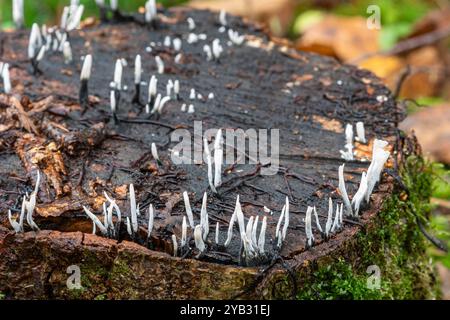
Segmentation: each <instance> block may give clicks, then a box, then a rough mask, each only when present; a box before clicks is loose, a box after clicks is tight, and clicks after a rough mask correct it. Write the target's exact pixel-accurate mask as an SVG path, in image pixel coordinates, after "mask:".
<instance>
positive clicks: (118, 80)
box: [114, 59, 123, 90]
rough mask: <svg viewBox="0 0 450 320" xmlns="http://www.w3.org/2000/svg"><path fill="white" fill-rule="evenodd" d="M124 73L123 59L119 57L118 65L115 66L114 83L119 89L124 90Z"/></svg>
mask: <svg viewBox="0 0 450 320" xmlns="http://www.w3.org/2000/svg"><path fill="white" fill-rule="evenodd" d="M122 73H123V63H122V60H121V59H117V60H116V66H115V68H114V84H115V88H116V89H117V90H122Z"/></svg>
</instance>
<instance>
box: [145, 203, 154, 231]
mask: <svg viewBox="0 0 450 320" xmlns="http://www.w3.org/2000/svg"><path fill="white" fill-rule="evenodd" d="M154 220H155V214H154V212H153V205H152V204H151V203H150V205H149V206H148V224H147V239H148V238H150V235H151V233H152V230H153V223H154Z"/></svg>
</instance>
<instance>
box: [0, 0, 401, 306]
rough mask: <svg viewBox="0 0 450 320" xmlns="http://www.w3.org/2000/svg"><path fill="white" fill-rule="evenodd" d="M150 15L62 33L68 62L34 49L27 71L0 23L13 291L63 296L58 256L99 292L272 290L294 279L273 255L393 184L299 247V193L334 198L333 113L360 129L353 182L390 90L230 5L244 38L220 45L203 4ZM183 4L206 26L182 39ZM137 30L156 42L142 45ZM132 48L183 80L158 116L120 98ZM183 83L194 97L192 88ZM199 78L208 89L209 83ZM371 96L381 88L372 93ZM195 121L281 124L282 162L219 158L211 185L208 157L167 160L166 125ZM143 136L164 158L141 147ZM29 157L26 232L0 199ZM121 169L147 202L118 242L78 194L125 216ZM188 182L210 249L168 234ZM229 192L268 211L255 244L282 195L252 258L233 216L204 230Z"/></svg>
mask: <svg viewBox="0 0 450 320" xmlns="http://www.w3.org/2000/svg"><path fill="white" fill-rule="evenodd" d="M163 14H164V16H165V18H164V19H161V21H160V23H159V26H158V29H157V30H154V29H153V28H152V27H149V26H144V25H142V24H140V23H136V22H133V21H128V22H121V23H103V24H99V25H94V26H89V27H85V28H83V29H82V30H80V31H74V32H71V33H70V43H71V46H72V50H73V55H74V61H73V62H72V63H71V64H69V65H65V64H64V59H63V57H62V55H61V54H60V53H58V54H57V53H48V54H47V55H46V57H45V58H44V60H43V61H41V62H40V64H39V68H40V69H41V71H42V75H39V76H37V75H33V74H32V73H31V69H30V68H31V67H30V64H29V62H28V61H27V56H26V54H27V50H26V48H27V45H28V36H29V34H28V32H27V31H17V32H11V33H2V34H1V38H2V39H1V41H0V43H1V45H2V49H1V50H0V52H2V55H1V56H0V60H1V61H4V62H8V63H9V64H10V73H11V79H12V83H13V95H5V94H0V129H1V131H0V159H1V165H0V171H1V175H0V199H1V201H0V212H1V215H0V221H1V224H2V226H3V227H2V228H1V229H0V254H1V255H2V258H1V262H0V291H2V292H5V293H6V294H7V295H9V296H11V297H16V298H17V297H39V298H41V297H48V298H54V297H70V292H69V291H68V290H67V288H66V287H65V281H66V279H67V274H66V268H67V267H68V266H70V265H73V264H77V265H80V266H81V270H82V272H86V273H90V275H92V274H95V275H96V277H94V279H96V280H97V281H98V282H95V283H90V287H89V290H88V291H86V292H85V295H84V297H90V296H91V297H94V296H96V295H97V294H102V293H107V294H108V296H109V297H112V298H128V297H139V298H208V297H209V298H233V297H237V296H240V295H242V296H244V297H276V296H277V293H276V291H280V292H285V291H286V290H284V286H292V283H291V284H289V283H286V282H285V281H284V279H285V278H286V267H288V269H291V270H295V271H296V272H298V273H301V270H302V268H307V263H306V261H313V260H315V259H318V258H320V257H324V256H327V255H331V254H338V253H339V250H343V249H342V248H345V247H346V243H348V242H349V241H351V239H352V237H353V236H354V235H355V234H356V233H357V231H358V230H359V228H360V227H361V225H365V224H367V223H370V221H371V219H372V217H373V216H374V215H375V214H376V213H377V211H378V210H379V209H380V205H381V201H382V198H383V197H385V196H386V195H388V194H389V193H390V192H391V183H390V182H386V181H385V182H384V184H383V185H381V186H380V188H378V191H377V192H376V193H375V194H374V195H373V197H372V202H371V203H370V206H369V207H364V208H363V210H362V212H363V214H362V218H361V220H360V221H359V222H355V221H352V220H349V219H346V220H345V222H344V230H343V231H342V232H340V233H338V234H336V235H333V236H332V238H331V239H330V240H329V241H328V242H324V241H323V239H322V237H321V236H320V234H319V233H318V232H317V230H316V229H314V232H315V235H316V240H317V241H316V246H315V247H313V248H311V249H309V250H306V248H305V241H306V237H305V232H304V221H303V219H304V217H305V211H306V208H307V206H313V205H314V206H316V207H317V210H318V212H319V217H320V221H321V223H322V224H323V225H324V224H325V221H326V215H327V208H328V197H329V196H331V197H332V198H333V200H335V201H338V202H339V201H340V196H339V194H338V192H337V190H336V189H337V185H338V166H339V165H341V164H342V163H343V160H342V159H341V158H340V153H339V150H341V149H344V145H345V135H344V127H345V125H346V124H347V123H351V124H354V123H356V122H357V121H363V122H364V123H365V127H366V136H367V137H368V139H369V141H370V143H369V144H368V145H362V144H358V143H356V151H357V152H358V156H357V161H353V162H348V163H347V164H346V168H345V177H346V182H347V191H348V193H349V194H350V195H353V194H354V193H355V192H356V190H357V188H358V185H359V181H360V177H361V173H362V171H364V170H367V167H368V162H367V161H365V162H364V161H360V160H361V159H370V151H371V143H372V141H373V139H374V138H379V139H384V140H388V141H389V142H390V143H391V145H394V142H395V132H396V125H397V123H398V121H399V120H401V117H402V113H401V111H400V110H399V109H398V108H397V106H396V103H395V101H394V100H393V99H392V97H391V95H390V92H389V91H388V89H387V88H386V87H384V85H383V84H382V83H381V81H380V80H379V79H377V78H376V77H375V76H374V75H373V74H372V73H370V72H368V71H365V70H359V69H357V68H356V67H354V66H349V65H341V64H339V63H338V62H336V61H335V60H333V59H330V58H327V57H322V56H318V55H315V54H310V53H304V52H299V51H295V50H292V49H290V48H288V47H286V46H284V45H280V44H276V43H274V42H272V41H271V40H270V38H269V37H268V36H267V35H266V33H265V32H264V30H263V29H261V28H260V27H258V26H256V25H252V24H249V23H246V22H244V21H243V20H242V19H240V18H236V17H230V16H229V17H228V23H229V26H230V27H231V28H233V29H234V30H236V31H238V32H239V34H245V35H246V43H245V44H244V45H242V46H228V45H227V42H228V35H227V33H226V32H224V33H221V32H219V31H218V25H217V21H218V14H216V13H210V12H207V11H191V10H188V9H184V8H177V9H171V10H168V11H164V12H163ZM187 17H192V18H193V19H194V20H195V21H196V24H197V26H196V29H195V30H194V31H192V32H195V33H196V34H201V33H205V34H207V40H206V41H199V42H198V43H195V44H188V43H187V42H186V41H185V37H187V35H188V34H189V32H190V31H189V30H188V24H187V22H186V19H187ZM139 19H141V17H139ZM166 36H170V37H171V38H175V37H180V38H183V46H182V50H181V52H182V54H183V56H182V59H181V63H180V64H176V63H175V62H174V58H175V56H176V55H177V52H176V51H174V50H173V48H170V47H165V46H163V45H161V46H158V43H162V42H164V38H165V37H166ZM215 38H218V39H220V40H221V43H222V45H223V47H224V52H223V54H222V56H221V58H220V61H207V60H206V56H205V54H204V52H203V45H204V44H206V43H207V44H211V42H212V41H213V39H215ZM150 42H155V43H156V46H155V47H153V50H152V52H147V51H146V50H145V49H146V47H148V46H149V44H150ZM86 54H92V56H93V70H92V76H91V79H90V81H89V94H90V96H89V103H88V106H87V109H86V110H83V109H84V108H83V107H82V106H80V105H79V102H78V91H79V74H80V70H81V65H82V61H81V59H80V58H81V56H84V55H86ZM136 54H141V56H142V65H143V80H144V81H146V82H148V81H149V79H150V76H151V75H157V72H156V70H157V69H156V64H155V59H154V56H155V55H159V56H160V57H161V58H162V59H163V61H164V63H165V73H164V74H161V75H157V77H158V91H159V92H165V84H166V83H167V81H168V80H169V79H172V80H175V79H179V80H180V84H181V86H180V87H181V92H180V98H181V99H180V101H177V100H171V101H169V102H168V103H167V105H166V106H165V108H164V110H163V112H162V114H161V115H160V116H159V117H152V118H150V119H148V118H147V117H146V115H145V114H144V112H143V107H142V106H140V105H137V104H132V99H133V96H134V84H133V74H134V71H133V70H134V65H133V64H134V58H135V56H136ZM119 58H124V59H126V60H127V62H128V65H127V66H126V67H125V68H124V81H123V83H124V84H126V85H127V86H128V90H127V91H125V92H122V94H121V103H120V106H119V111H118V118H119V119H120V120H121V121H120V122H119V123H118V124H117V125H116V124H114V122H113V120H112V117H111V114H110V109H109V97H110V87H109V84H110V82H111V81H112V80H113V73H114V65H115V61H116V59H119ZM191 88H195V89H196V92H197V93H201V95H202V96H203V99H202V100H198V99H196V100H190V99H189V94H190V89H191ZM141 92H142V94H141V101H146V100H147V94H146V92H147V87H146V86H143V87H142V88H141ZM210 92H212V93H214V99H208V98H207V97H208V95H209V93H210ZM383 96H386V97H387V101H382V100H383V99H380V97H383ZM183 103H186V104H187V105H189V104H191V103H192V104H194V105H195V113H186V112H181V111H180V107H181V105H182V104H183ZM194 121H202V126H203V130H204V131H205V130H207V129H208V128H224V129H226V128H233V129H237V128H241V129H244V130H246V129H249V128H254V129H257V130H258V129H272V128H273V129H280V170H279V171H278V173H277V174H275V175H272V176H263V175H261V174H260V170H258V169H260V168H261V164H236V165H227V166H226V167H225V168H224V174H223V180H224V183H223V185H222V186H221V187H220V188H219V194H218V195H215V194H213V193H211V192H210V191H209V189H208V180H207V168H206V165H205V164H202V165H179V166H177V165H174V164H173V163H172V162H171V159H170V150H171V148H173V147H174V146H175V145H176V143H177V142H173V141H171V139H170V135H171V133H172V132H173V131H174V130H175V129H178V128H179V129H185V130H189V131H190V132H191V133H193V127H194ZM192 137H193V138H192V139H193V140H195V141H198V139H195V137H194V135H192ZM153 142H154V143H156V145H157V147H158V152H159V156H160V158H161V162H162V164H159V165H158V164H157V163H156V161H155V159H153V157H152V156H151V152H150V146H151V144H152V143H153ZM200 143H201V140H200ZM38 170H39V171H40V172H42V173H43V174H42V182H41V187H40V192H39V196H38V204H37V208H36V212H35V221H36V223H37V224H38V225H39V227H40V228H41V231H39V232H32V231H30V230H28V229H26V230H25V231H26V232H25V234H18V235H15V234H14V233H13V231H12V229H11V228H10V226H9V223H8V220H7V214H6V213H7V210H8V209H9V208H12V210H13V211H15V212H17V210H20V204H21V198H22V196H23V195H24V194H25V192H31V191H32V189H33V186H34V184H35V179H36V173H37V171H38ZM129 183H133V184H134V186H135V189H136V195H137V201H138V203H140V209H141V212H142V213H144V212H145V213H146V212H147V209H148V206H149V204H150V203H152V204H153V206H154V207H155V209H156V219H155V229H154V230H155V231H154V234H153V236H152V241H151V244H150V245H147V243H146V241H145V240H144V239H145V229H146V224H147V223H146V221H147V217H146V214H142V215H141V217H140V220H139V223H140V228H141V231H142V232H141V235H142V236H140V237H138V239H133V240H134V242H133V241H131V240H132V239H130V238H129V237H128V236H127V233H126V231H125V227H124V226H122V232H121V236H120V239H119V241H117V240H111V239H106V238H103V237H100V236H95V235H92V234H90V233H91V231H92V223H91V220H89V219H88V218H87V217H86V215H85V214H84V212H83V210H82V205H86V206H88V207H90V208H91V209H92V210H93V212H96V213H100V212H101V205H102V203H103V202H104V201H105V199H104V198H103V191H107V192H108V193H109V194H110V195H112V196H114V198H115V199H117V201H118V204H119V206H120V207H121V208H122V211H123V212H124V214H125V215H127V214H128V211H129V210H128V209H127V208H129V202H128V199H127V192H126V190H127V185H128V184H129ZM185 190H186V191H187V192H188V193H189V195H190V199H191V205H192V207H193V209H194V217H195V219H196V220H197V221H198V219H199V212H200V206H201V198H202V196H203V192H204V191H208V213H209V217H210V226H211V231H210V236H209V239H208V247H209V249H208V251H207V253H206V254H204V255H203V256H202V257H200V258H199V259H196V258H195V256H196V254H197V252H195V250H193V251H192V252H190V253H187V255H186V257H185V258H174V257H172V253H173V252H172V251H173V248H172V242H171V235H172V234H173V233H174V234H176V235H177V238H178V239H180V236H181V221H182V217H183V215H184V212H185V210H184V204H183V198H182V193H183V191H185ZM238 194H239V195H240V199H241V203H242V206H243V211H244V213H245V216H246V217H247V218H248V217H250V215H255V214H257V215H259V216H260V218H262V217H263V216H267V219H268V230H267V242H266V244H267V247H268V248H271V247H272V246H273V241H274V240H273V239H274V233H275V226H276V223H277V221H278V217H279V215H280V211H281V208H282V206H283V205H284V201H285V198H286V196H288V197H289V200H290V204H291V218H290V219H291V221H290V227H289V230H288V235H287V240H286V241H285V243H284V245H283V248H282V250H281V252H279V253H277V252H271V256H269V257H268V259H267V260H266V261H264V262H263V263H262V264H261V265H259V266H255V267H241V266H238V253H239V248H240V241H239V238H238V236H237V235H236V233H237V232H236V231H235V236H234V237H233V241H232V244H231V245H230V247H229V248H227V249H226V250H225V249H224V248H223V247H221V246H216V245H214V244H213V239H214V230H215V223H216V222H219V223H220V230H221V234H220V237H219V238H220V243H223V242H224V240H225V238H226V230H227V228H228V221H229V219H230V217H231V214H232V213H233V209H234V204H235V201H236V196H237V195H238ZM264 206H266V207H267V208H269V209H271V210H272V211H273V215H271V214H269V213H267V212H265V211H264V210H263V208H264ZM147 247H148V248H147ZM191 247H193V242H191ZM149 248H151V250H150V249H149ZM276 256H279V257H280V258H282V259H278V260H276V262H277V263H276V264H275V265H274V266H273V267H271V268H270V269H267V272H266V273H264V277H263V279H262V278H261V277H260V275H261V273H260V272H261V271H262V270H264V268H267V267H268V266H270V261H272V259H274V258H275V257H276ZM280 260H282V261H284V267H283V263H280ZM83 270H84V271H83ZM90 279H91V282H92V281H93V280H92V276H91V278H90ZM287 291H289V290H287Z"/></svg>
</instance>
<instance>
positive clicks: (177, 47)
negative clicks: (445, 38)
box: [172, 38, 182, 51]
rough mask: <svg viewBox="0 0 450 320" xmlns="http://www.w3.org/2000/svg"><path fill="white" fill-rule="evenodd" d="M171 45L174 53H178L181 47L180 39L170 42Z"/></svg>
mask: <svg viewBox="0 0 450 320" xmlns="http://www.w3.org/2000/svg"><path fill="white" fill-rule="evenodd" d="M172 44H173V49H174V50H175V51H180V50H181V46H182V41H181V39H180V38H175V39H173V40H172Z"/></svg>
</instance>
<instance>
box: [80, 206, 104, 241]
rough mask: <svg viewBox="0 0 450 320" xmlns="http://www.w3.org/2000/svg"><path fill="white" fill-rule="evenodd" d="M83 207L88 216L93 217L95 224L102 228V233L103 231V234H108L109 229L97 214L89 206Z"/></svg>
mask: <svg viewBox="0 0 450 320" xmlns="http://www.w3.org/2000/svg"><path fill="white" fill-rule="evenodd" d="M83 209H84V212H86V214H87V215H88V217H89V218H91V220H92V221H93V222H94V223H95V225H96V226H97V227H98V228H99V229H100V231H101V233H103V235H105V236H106V235H107V234H108V230H107V229H106V227H105V226H104V225H103V223H101V221H100V220H99V219H98V218H97V216H96V215H95V214H93V213H92V212H91V211H89V209H88V208H86V207H85V206H83Z"/></svg>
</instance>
